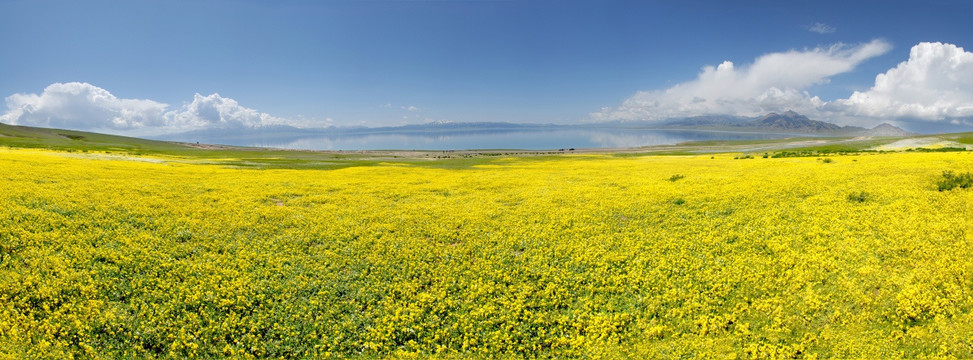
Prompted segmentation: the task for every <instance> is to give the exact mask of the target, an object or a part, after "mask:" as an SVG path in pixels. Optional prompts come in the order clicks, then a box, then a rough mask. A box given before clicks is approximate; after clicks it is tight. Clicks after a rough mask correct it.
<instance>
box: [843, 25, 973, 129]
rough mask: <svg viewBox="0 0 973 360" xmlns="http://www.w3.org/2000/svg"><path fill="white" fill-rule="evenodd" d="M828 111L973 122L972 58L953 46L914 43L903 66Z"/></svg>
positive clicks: (882, 75)
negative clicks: (967, 119) (972, 120)
mask: <svg viewBox="0 0 973 360" xmlns="http://www.w3.org/2000/svg"><path fill="white" fill-rule="evenodd" d="M829 109H830V110H832V111H835V112H840V113H844V114H846V115H849V116H861V117H871V118H886V117H888V118H905V119H915V120H925V121H944V120H945V121H953V122H957V121H960V120H957V119H960V118H969V117H973V53H971V52H967V51H965V50H963V48H961V47H958V46H956V45H952V44H943V43H938V42H923V43H919V44H918V45H916V46H913V47H912V50H911V51H910V52H909V59H908V60H907V61H904V62H902V63H900V64H898V66H896V67H894V68H892V69H889V70H888V71H886V72H885V73H883V74H879V75H878V76H876V77H875V85H874V86H872V88H871V89H869V90H867V91H861V92H859V91H856V92H854V93H853V94H851V96H850V97H849V98H848V99H842V100H836V101H834V104H831V106H829Z"/></svg>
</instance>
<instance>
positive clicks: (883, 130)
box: [862, 123, 918, 136]
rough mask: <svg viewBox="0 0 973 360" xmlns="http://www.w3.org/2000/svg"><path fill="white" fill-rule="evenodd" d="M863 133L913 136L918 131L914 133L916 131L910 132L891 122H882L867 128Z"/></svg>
mask: <svg viewBox="0 0 973 360" xmlns="http://www.w3.org/2000/svg"><path fill="white" fill-rule="evenodd" d="M862 135H869V136H912V135H918V134H917V133H914V132H908V131H905V130H902V129H901V128H899V127H896V126H893V125H891V124H889V123H882V124H880V125H878V126H876V127H873V128H871V129H868V130H865V131H864V132H863V133H862Z"/></svg>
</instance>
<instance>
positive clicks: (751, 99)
mask: <svg viewBox="0 0 973 360" xmlns="http://www.w3.org/2000/svg"><path fill="white" fill-rule="evenodd" d="M890 49H891V45H890V44H888V43H887V42H885V41H882V40H873V41H871V42H869V43H865V44H860V45H856V46H849V45H845V44H840V43H839V44H835V45H832V46H830V47H826V48H815V49H810V50H804V51H797V50H792V51H787V52H781V53H771V54H767V55H763V56H761V57H759V58H757V59H756V60H754V62H753V64H751V65H749V66H744V67H739V68H738V67H737V66H736V65H734V64H733V63H732V62H730V61H724V62H723V63H722V64H720V65H719V66H716V67H713V66H706V67H704V68H703V70H702V72H701V73H700V74H699V76H698V77H697V78H696V79H695V80H693V81H689V82H685V83H681V84H678V85H675V86H673V87H670V88H668V89H665V90H657V91H640V92H638V93H636V94H635V95H634V96H632V97H630V98H628V99H626V100H625V101H624V102H622V104H621V105H620V106H618V107H616V108H605V109H602V110H601V111H600V112H597V113H593V114H591V116H592V118H593V119H595V120H661V119H667V118H673V117H686V116H696V115H707V114H732V115H742V116H755V115H760V114H765V113H767V112H771V111H784V110H788V109H790V110H794V111H797V112H801V113H814V112H815V111H816V110H817V109H818V108H820V107H821V106H823V105H825V102H824V101H822V100H821V99H819V98H818V97H816V96H811V95H810V94H808V93H807V92H806V91H805V90H804V89H806V88H807V87H810V86H812V85H815V84H822V83H827V82H828V81H829V77H831V76H834V75H837V74H841V73H845V72H848V71H851V70H853V69H854V68H855V67H856V66H857V65H858V64H860V63H861V62H863V61H865V60H867V59H870V58H873V57H875V56H879V55H882V54H884V53H886V52H888V51H889V50H890Z"/></svg>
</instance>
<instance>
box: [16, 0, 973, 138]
mask: <svg viewBox="0 0 973 360" xmlns="http://www.w3.org/2000/svg"><path fill="white" fill-rule="evenodd" d="M970 4H971V3H969V2H965V1H928V2H918V1H652V2H649V1H584V2H575V1H222V0H219V1H217V0H202V1H84V2H76V1H43V0H40V1H19V0H0V14H4V15H3V16H2V18H0V42H2V44H3V46H4V52H3V54H2V56H0V97H4V98H6V108H0V122H6V123H17V124H25V125H38V126H55V127H68V128H76V129H83V130H100V131H106V132H114V133H125V134H152V133H165V132H178V131H185V130H194V129H203V128H212V127H228V126H259V125H273V124H291V125H297V126H325V125H338V126H349V125H366V126H387V125H401V124H414V123H424V122H429V121H461V122H465V121H509V122H531V123H565V124H568V123H581V122H595V121H606V120H621V121H626V120H650V121H653V120H659V121H661V120H662V119H664V118H668V117H680V116H692V115H705V114H714V113H728V114H731V115H744V116H753V115H756V114H759V113H765V112H769V111H783V110H787V109H794V110H797V111H798V112H802V113H806V114H808V115H809V116H811V117H812V118H816V119H821V120H828V121H833V122H837V123H841V124H855V125H864V126H872V125H876V124H878V123H880V122H886V121H887V122H892V123H895V124H898V125H903V126H906V127H911V128H930V127H932V128H935V127H944V126H948V125H949V124H953V125H956V126H960V127H968V126H969V125H970V118H973V84H971V83H973V60H971V59H970V58H971V57H973V54H971V53H970V52H968V51H967V50H964V49H967V48H971V46H973V44H971V43H970V42H971V41H973V37H971V35H973V22H971V21H969V19H968V14H970V13H973V5H970ZM920 45H921V46H920ZM760 59H763V61H761V60H760ZM725 62H731V63H732V65H726V64H725ZM907 62H908V64H906V63H907ZM721 64H724V65H721ZM900 64H903V65H908V66H902V65H900ZM706 67H711V69H710V70H711V74H710V75H711V78H706V76H707V75H706ZM897 67H901V69H900V70H901V71H893V70H895V69H896V68H897ZM890 71H893V72H894V73H890V74H889V75H888V76H886V77H887V78H889V79H890V82H889V84H885V86H884V87H881V88H879V87H878V86H877V84H876V75H879V74H886V73H887V72H890ZM926 72H931V73H928V74H927V73H926ZM924 79H939V80H936V81H935V82H933V81H927V80H924ZM917 87H918V88H920V90H915V89H916V88H917ZM910 89H911V90H910ZM856 91H857V92H859V94H858V95H857V96H856V95H855V92H856ZM916 91H918V92H916ZM943 99H945V100H943Z"/></svg>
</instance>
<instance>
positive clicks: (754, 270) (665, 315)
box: [0, 129, 973, 358]
mask: <svg viewBox="0 0 973 360" xmlns="http://www.w3.org/2000/svg"><path fill="white" fill-rule="evenodd" d="M3 130H7V131H9V130H8V129H3ZM68 135H70V133H69V134H68ZM78 135H80V136H85V137H84V138H78V139H71V138H54V139H52V140H50V141H51V143H50V145H49V146H44V144H45V142H46V141H48V140H43V139H40V138H39V137H38V136H33V137H31V136H19V137H17V136H12V135H10V136H7V137H6V138H0V143H4V142H5V141H6V144H8V145H13V147H7V148H0V170H2V171H0V189H3V191H2V192H0V357H11V358H70V357H76V358H77V357H80V358H146V357H161V358H189V357H202V358H213V357H236V358H262V357H273V358H309V357H310V358H329V357H334V358H346V357H394V358H410V357H420V358H426V357H433V358H470V357H472V358H494V357H530V358H533V357H585V358H602V357H604V358H617V357H633V358H684V357H696V358H855V357H863V358H922V357H945V358H949V357H954V358H969V357H973V260H971V259H973V222H970V221H969V219H970V218H973V207H971V206H970V204H971V203H973V189H971V188H964V187H962V186H963V185H962V184H964V183H965V182H958V183H957V184H958V186H955V187H952V188H950V189H949V190H940V189H941V184H942V183H943V181H944V179H946V180H949V179H954V180H955V179H959V180H957V181H965V180H963V179H967V178H968V177H969V176H970V175H969V173H970V172H973V152H969V151H951V152H861V151H858V152H854V151H832V150H834V149H828V148H815V147H817V146H823V145H826V144H819V143H813V144H809V143H807V142H806V141H807V140H796V141H799V143H787V144H786V145H784V146H782V147H781V148H779V149H781V150H780V151H783V150H782V149H788V150H787V151H791V152H794V153H799V154H803V155H802V156H794V157H767V158H763V157H761V156H759V155H760V154H761V153H762V152H766V151H770V150H767V148H765V147H764V144H758V145H760V149H758V150H752V155H756V156H751V157H746V158H744V157H743V156H740V155H742V153H741V152H732V153H729V152H728V153H710V152H711V151H712V150H714V149H715V148H710V146H711V145H713V144H697V147H696V148H692V146H690V145H680V148H679V151H685V152H696V151H699V152H698V153H692V154H691V155H670V156H646V155H644V154H640V153H645V152H649V153H652V151H654V150H656V149H638V150H633V152H634V154H629V155H630V156H624V157H619V156H615V153H583V154H570V155H562V154H553V153H540V152H528V153H522V154H517V155H515V156H505V155H503V154H502V153H501V154H491V155H490V156H487V155H483V154H480V155H479V156H473V155H474V154H467V155H469V156H465V157H464V156H461V155H462V154H454V157H453V158H450V159H434V158H431V156H429V157H427V156H424V155H419V156H411V157H410V156H404V155H403V156H400V154H395V153H365V154H347V155H348V156H347V157H346V158H340V157H339V158H334V157H333V156H334V155H343V154H334V153H315V152H285V151H276V150H257V149H238V148H230V149H199V148H195V147H192V146H187V145H179V144H170V143H156V142H136V143H133V142H131V140H127V139H121V138H115V137H110V138H105V139H97V138H94V137H91V136H89V135H85V134H78ZM65 136H66V135H65ZM959 138H960V139H962V136H960V137H959ZM10 139H16V140H17V141H20V142H19V143H11V142H10ZM30 139H35V140H30ZM37 139H40V140H37ZM846 140H847V141H852V140H851V139H845V140H841V141H846ZM71 141H75V142H85V141H87V142H89V143H88V144H87V145H84V146H74V147H72V146H71V144H75V143H71ZM956 141H957V142H962V140H956ZM30 142H33V143H34V144H37V146H27V145H24V144H25V143H30ZM59 143H66V144H68V145H58V144H59ZM75 145H77V144H75ZM802 145H803V146H805V147H803V148H802V147H800V146H802ZM716 146H724V147H726V148H728V149H736V150H741V149H753V146H754V144H752V143H747V144H722V145H716ZM842 146H844V145H842ZM863 146H864V145H863ZM868 146H873V145H868ZM43 147H47V148H43ZM841 149H845V148H841ZM670 150H672V149H671V148H669V149H661V150H659V151H658V153H672V152H671V151H670ZM851 150H863V148H857V149H851ZM85 151H87V152H85ZM802 151H803V152H802ZM747 153H750V152H747ZM426 154H428V155H434V153H431V152H430V153H426ZM329 157H330V158H329ZM734 158H736V159H734ZM325 163H327V164H325ZM946 171H948V172H949V174H952V175H950V176H949V177H944V172H946ZM947 178H948V179H947Z"/></svg>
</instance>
